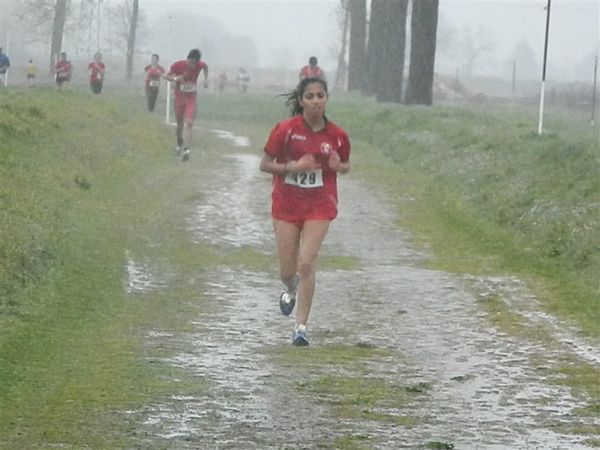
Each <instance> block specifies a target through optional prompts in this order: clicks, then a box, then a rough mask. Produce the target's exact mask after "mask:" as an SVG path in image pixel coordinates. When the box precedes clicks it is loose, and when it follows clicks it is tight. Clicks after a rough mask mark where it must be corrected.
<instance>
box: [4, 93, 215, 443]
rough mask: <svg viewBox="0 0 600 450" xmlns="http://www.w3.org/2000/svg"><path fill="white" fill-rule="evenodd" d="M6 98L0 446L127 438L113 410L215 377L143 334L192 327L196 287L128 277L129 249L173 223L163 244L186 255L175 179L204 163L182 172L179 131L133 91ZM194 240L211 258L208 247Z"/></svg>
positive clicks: (135, 250) (158, 236) (172, 260)
mask: <svg viewBox="0 0 600 450" xmlns="http://www.w3.org/2000/svg"><path fill="white" fill-rule="evenodd" d="M0 104H1V107H0V128H2V131H3V140H2V143H0V146H1V149H0V179H1V184H2V186H3V189H2V194H1V197H0V202H1V207H0V223H1V224H2V226H1V227H0V233H1V237H0V255H2V256H1V257H0V329H2V334H1V336H0V361H1V364H0V423H2V424H3V426H2V427H0V448H34V447H39V446H51V445H66V446H71V447H74V448H83V447H92V448H122V447H127V446H128V445H130V444H131V443H128V441H127V439H131V436H127V433H126V431H127V428H128V423H127V418H125V417H122V416H117V415H115V414H114V412H115V411H122V410H126V409H135V408H136V407H140V406H142V405H145V404H147V403H148V399H149V398H158V397H160V395H163V394H166V393H169V394H172V393H173V391H174V390H175V391H176V390H177V389H181V390H184V389H185V390H186V391H187V392H189V391H190V389H196V390H198V389H200V390H202V389H206V383H205V382H204V381H202V380H191V379H189V376H186V375H185V374H184V373H176V374H175V373H174V372H179V371H176V370H175V369H166V368H157V367H154V366H153V365H150V364H148V363H147V362H146V361H145V360H144V358H143V356H144V355H143V351H142V350H141V349H140V336H139V335H138V334H137V333H138V332H139V331H138V330H141V329H144V327H145V326H148V325H149V324H157V323H161V324H163V326H171V327H172V328H171V329H177V327H178V326H179V327H181V326H182V325H180V324H178V321H179V320H181V319H182V316H183V317H185V315H186V313H187V312H189V311H190V310H193V308H197V305H193V304H190V302H188V301H187V299H189V298H190V296H191V295H192V294H193V295H195V297H194V298H196V299H197V300H200V301H201V298H200V299H198V294H197V292H192V291H190V292H186V289H188V290H189V287H188V286H183V287H181V288H179V290H180V291H181V292H180V293H178V295H173V296H170V295H163V296H160V295H156V296H152V297H151V296H128V297H126V296H125V293H124V290H123V279H124V274H123V266H124V262H125V250H126V249H127V250H130V251H131V252H132V254H133V255H134V256H135V255H138V254H144V253H146V251H147V249H148V242H149V241H154V242H158V241H160V240H164V235H165V230H167V229H168V230H169V232H170V236H171V237H172V239H170V240H167V241H168V243H167V244H165V245H164V246H163V248H162V251H163V256H164V255H170V257H169V261H168V263H169V264H170V265H172V266H173V267H176V268H177V267H178V265H180V266H182V267H184V266H185V264H184V263H186V262H188V261H189V260H186V261H183V262H181V261H179V260H178V259H177V257H176V256H173V254H176V255H177V253H176V251H177V249H179V248H181V247H183V244H182V243H181V241H182V240H185V242H186V244H187V236H185V230H184V229H183V226H182V227H181V229H173V227H172V226H170V227H166V224H172V222H173V217H174V216H178V215H180V214H181V213H182V211H180V210H178V208H181V206H179V202H176V201H173V200H174V199H177V198H179V197H180V196H181V195H182V194H183V192H182V189H181V185H182V184H179V183H173V179H176V178H179V179H182V178H183V179H186V177H187V178H188V179H187V180H186V181H188V182H189V181H190V180H189V178H191V177H193V174H192V173H185V172H184V173H183V174H182V173H181V170H179V171H176V168H175V167H174V165H173V164H171V161H170V159H169V156H170V155H168V153H167V152H168V151H167V150H166V149H167V148H169V144H170V142H171V135H170V133H168V132H167V130H166V129H165V128H163V127H161V126H157V125H159V122H158V121H157V119H156V118H155V117H151V116H148V115H145V114H140V111H139V110H136V108H135V107H132V106H130V105H129V104H128V103H127V99H125V100H124V101H121V102H115V101H114V98H97V97H96V98H94V97H92V96H90V95H85V94H79V93H76V92H67V93H63V94H60V93H57V92H55V91H54V90H42V89H38V90H36V92H35V95H32V94H31V93H29V92H28V93H25V92H19V91H12V92H5V93H3V96H2V97H1V98H0ZM169 166H171V167H169ZM177 168H179V169H180V168H181V167H179V166H178V167H177ZM181 223H183V220H181ZM184 236H185V239H184ZM188 247H189V245H188ZM155 251H157V250H155ZM171 252H172V253H171ZM191 253H192V252H191V251H188V252H187V253H184V254H183V256H184V257H185V256H188V257H189V258H192V257H195V262H196V263H197V264H203V263H206V264H207V265H208V262H207V261H204V262H203V260H202V258H203V257H204V255H205V254H209V255H210V252H208V251H207V252H206V253H205V252H197V253H196V254H195V255H191ZM213 253H216V251H213ZM211 263H212V262H211ZM182 267H179V269H180V271H179V272H180V273H181V276H182V277H185V276H188V277H189V276H190V275H191V274H190V273H189V271H190V270H191V269H188V272H187V273H186V271H185V270H183V269H182ZM171 315H172V316H171ZM165 316H166V318H165ZM173 378H178V379H180V380H182V381H181V382H180V383H179V384H178V385H177V386H174V385H173V383H172V382H170V380H172V379H173ZM107 430H110V432H107Z"/></svg>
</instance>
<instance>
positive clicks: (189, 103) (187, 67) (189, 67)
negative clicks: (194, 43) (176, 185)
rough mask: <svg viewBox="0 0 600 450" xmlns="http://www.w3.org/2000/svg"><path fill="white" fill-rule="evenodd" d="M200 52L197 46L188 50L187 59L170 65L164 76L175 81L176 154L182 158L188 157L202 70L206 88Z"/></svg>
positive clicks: (206, 75)
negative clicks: (197, 84)
mask: <svg viewBox="0 0 600 450" xmlns="http://www.w3.org/2000/svg"><path fill="white" fill-rule="evenodd" d="M200 58H202V53H200V50H198V49H197V48H195V49H192V50H190V52H189V53H188V56H187V59H184V60H181V61H177V62H175V63H173V64H172V65H171V68H170V69H169V73H168V74H166V75H164V77H165V78H166V79H167V80H169V81H174V82H175V117H176V119H177V129H176V136H177V147H176V151H177V155H179V154H181V152H183V153H182V157H181V158H182V160H183V161H187V160H188V159H189V158H190V145H191V143H192V127H193V125H194V117H195V116H196V83H197V82H198V76H199V75H200V72H202V71H204V87H205V88H208V66H207V65H206V63H204V62H203V61H200Z"/></svg>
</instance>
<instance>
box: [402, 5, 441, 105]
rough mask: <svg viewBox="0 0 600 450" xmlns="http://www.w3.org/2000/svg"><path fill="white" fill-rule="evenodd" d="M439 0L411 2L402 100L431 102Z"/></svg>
mask: <svg viewBox="0 0 600 450" xmlns="http://www.w3.org/2000/svg"><path fill="white" fill-rule="evenodd" d="M438 6H439V0H417V1H414V0H413V2H412V20H411V46H410V67H409V73H408V88H407V90H406V99H405V103H406V104H409V105H412V104H418V105H431V104H432V103H433V74H434V66H435V43H436V38H437V22H438Z"/></svg>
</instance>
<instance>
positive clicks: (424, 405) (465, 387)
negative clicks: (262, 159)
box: [123, 130, 600, 449]
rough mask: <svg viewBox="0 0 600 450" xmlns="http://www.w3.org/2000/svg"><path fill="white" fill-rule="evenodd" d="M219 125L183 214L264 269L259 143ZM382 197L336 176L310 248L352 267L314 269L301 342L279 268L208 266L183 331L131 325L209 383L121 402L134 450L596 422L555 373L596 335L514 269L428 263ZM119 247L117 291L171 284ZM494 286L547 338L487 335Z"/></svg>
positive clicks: (553, 442) (458, 444)
mask: <svg viewBox="0 0 600 450" xmlns="http://www.w3.org/2000/svg"><path fill="white" fill-rule="evenodd" d="M213 132H214V133H217V134H219V136H221V137H224V138H226V139H225V140H223V145H224V146H227V147H230V149H231V152H230V153H228V154H224V155H223V156H222V157H221V158H220V159H219V161H218V162H217V167H216V169H215V168H214V167H213V168H211V169H210V170H211V174H210V176H202V175H208V174H203V171H207V170H208V169H206V168H204V166H203V165H202V163H201V162H199V161H198V159H201V156H200V155H193V157H192V160H191V161H190V162H189V164H191V165H192V167H193V170H197V171H198V172H199V176H198V177H197V184H195V185H194V186H190V189H192V190H195V191H198V192H201V193H202V196H201V199H200V200H198V201H197V202H196V204H194V205H193V206H192V207H191V208H190V209H189V214H188V217H187V222H186V224H185V226H186V228H187V230H188V234H189V240H190V245H194V243H208V244H210V245H213V246H217V247H222V248H223V249H231V248H242V247H249V248H251V249H252V250H253V251H258V252H260V253H262V254H264V255H266V256H268V257H272V258H273V267H274V268H275V265H276V260H275V257H274V243H273V236H272V230H271V223H270V217H269V206H268V205H269V203H268V202H269V195H270V179H269V176H267V175H265V174H261V173H259V171H258V168H257V167H258V161H259V159H258V156H257V155H256V154H252V153H251V152H252V151H253V150H254V148H255V147H256V148H258V146H252V147H250V146H247V145H248V142H247V141H246V140H244V139H241V140H240V139H236V137H235V136H232V135H228V134H227V133H226V132H223V131H219V130H213ZM236 145H237V146H236ZM194 158H196V159H194ZM231 180H235V182H233V183H232V182H231ZM386 195H387V194H385V193H383V192H374V191H373V189H372V188H370V187H367V185H366V184H365V183H364V182H363V181H361V180H360V178H359V176H358V175H355V174H352V173H351V174H349V175H348V176H345V177H343V178H342V179H341V180H340V216H339V217H338V219H337V220H336V221H335V222H334V223H333V225H332V227H331V229H330V232H329V234H328V236H327V238H326V242H325V244H324V247H323V250H322V253H321V254H322V259H323V260H324V261H327V260H329V261H337V260H342V261H346V262H349V263H351V264H349V265H350V266H351V267H346V268H343V269H342V268H339V267H336V265H335V264H324V265H323V266H322V267H321V268H320V269H319V271H318V274H317V290H316V294H315V301H314V306H313V311H312V313H311V322H310V323H309V332H310V337H311V345H310V346H309V347H307V348H295V347H293V346H291V343H290V342H291V332H292V327H293V323H294V322H293V319H292V318H289V317H283V316H282V315H281V314H280V312H279V309H278V306H277V298H278V294H279V292H280V288H281V285H280V283H279V281H278V280H277V279H276V277H275V276H274V273H276V272H275V270H273V271H272V272H269V273H266V272H254V271H248V270H240V269H237V268H233V267H224V268H220V269H214V270H213V271H211V272H210V273H204V274H203V282H202V283H199V284H198V286H199V287H198V289H201V290H202V292H201V293H202V295H203V296H204V298H206V299H208V300H207V301H205V302H204V303H203V304H202V305H199V306H198V309H197V314H196V315H195V316H191V317H189V324H188V325H189V326H188V327H187V328H186V331H185V332H183V331H180V330H168V329H160V330H156V329H147V330H143V334H144V340H145V345H146V348H147V353H148V354H147V355H146V357H147V358H148V359H150V360H151V362H152V363H153V364H158V365H161V366H165V367H174V368H177V369H179V370H183V371H185V372H186V373H188V374H189V375H190V376H191V377H192V378H194V379H197V380H198V383H202V385H203V386H205V388H204V389H198V390H195V391H194V392H193V393H190V394H189V395H181V394H180V393H179V392H180V390H179V389H175V387H176V386H177V383H178V380H176V379H174V380H172V382H173V386H174V389H173V395H170V396H165V397H164V398H162V399H161V400H160V401H157V402H156V403H155V404H148V405H146V406H145V407H144V408H141V409H139V410H137V411H123V414H126V415H127V416H128V417H129V418H130V419H131V420H132V421H133V423H134V426H133V429H132V431H131V432H132V434H134V435H135V436H136V439H135V440H136V441H137V442H138V443H139V448H157V449H158V448H169V449H195V448H219V449H221V448H223V449H224V448H231V449H241V448H244V449H246V448H257V449H267V448H381V449H397V448H411V449H412V448H456V449H578V448H589V447H587V446H585V445H584V443H583V442H584V440H585V436H580V435H577V434H574V433H573V431H572V430H573V427H575V426H576V425H581V426H587V427H597V426H600V420H598V419H595V420H594V419H585V418H583V419H582V418H580V417H577V416H576V415H575V414H574V411H576V410H577V409H578V408H581V407H585V406H586V405H587V403H586V399H585V398H582V397H577V396H575V395H574V394H573V393H572V392H571V391H570V390H569V389H568V388H566V387H564V386H561V384H560V383H558V382H557V379H556V378H557V375H556V373H555V372H553V371H552V370H550V367H551V366H552V364H554V363H556V362H557V361H561V360H571V359H573V358H581V359H582V360H585V361H586V362H588V363H590V364H593V365H600V351H598V346H594V345H593V344H594V343H590V342H585V341H583V340H582V339H580V338H578V337H577V335H576V332H575V331H573V330H570V329H569V328H568V327H567V326H565V325H563V324H562V323H561V322H560V321H558V320H556V319H554V318H552V317H550V316H547V315H545V314H543V313H541V312H540V310H539V308H537V307H536V299H535V297H533V296H532V295H531V294H530V293H529V292H528V291H527V289H526V287H525V286H524V285H523V284H522V283H521V282H520V281H519V280H517V279H512V278H502V277H497V278H481V277H471V276H458V275H454V274H449V273H443V272H438V271H433V270H428V269H425V268H424V267H423V258H424V256H423V254H422V253H421V252H420V251H416V250H415V249H413V248H412V247H411V244H410V239H409V236H408V234H407V233H406V232H404V231H403V230H401V229H399V228H398V226H397V223H396V217H395V212H394V210H393V209H392V208H388V207H387V205H388V203H389V198H388V197H386ZM127 258H128V259H127V260H128V267H127V280H126V289H127V291H128V294H129V295H136V296H140V295H142V296H143V295H147V294H148V293H151V292H153V291H155V290H161V289H162V290H165V289H168V287H169V284H170V283H174V282H175V279H176V277H175V276H174V275H173V274H170V273H169V270H168V269H166V268H164V267H160V264H159V263H158V262H153V261H151V260H147V259H146V258H145V257H144V255H131V254H128V256H127ZM492 298H493V299H498V298H500V299H501V300H502V301H503V302H504V303H505V304H506V305H508V307H510V308H511V310H513V311H514V312H516V313H517V314H518V315H519V316H520V317H521V318H522V319H523V320H524V321H525V323H526V324H527V325H526V326H530V327H532V328H536V329H539V328H543V329H544V330H547V335H549V336H551V337H552V339H551V340H547V341H545V342H543V341H542V340H535V339H526V338H525V337H515V336H512V335H508V334H506V333H503V332H502V331H500V330H498V329H495V328H494V327H493V326H492V325H491V324H490V321H489V318H488V317H487V316H488V314H489V312H486V311H488V310H487V309H486V308H485V307H484V305H485V302H487V301H489V300H490V299H492ZM190 301H193V299H190ZM157 349H160V351H157ZM582 421H583V422H582ZM588 437H589V436H588Z"/></svg>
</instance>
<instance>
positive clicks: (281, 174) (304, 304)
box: [260, 77, 350, 346]
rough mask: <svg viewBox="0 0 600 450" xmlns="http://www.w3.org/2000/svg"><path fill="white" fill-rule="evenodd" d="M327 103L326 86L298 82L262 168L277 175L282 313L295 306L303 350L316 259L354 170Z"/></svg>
mask: <svg viewBox="0 0 600 450" xmlns="http://www.w3.org/2000/svg"><path fill="white" fill-rule="evenodd" d="M327 99H328V94H327V82H326V81H325V80H323V79H321V78H316V77H314V78H310V77H309V78H305V79H303V80H302V81H300V84H299V85H298V87H297V88H296V89H295V90H294V91H292V92H291V93H289V94H288V96H287V102H286V104H287V106H288V107H289V108H290V112H291V113H292V117H291V118H289V119H286V120H283V121H281V122H279V123H278V124H277V125H276V126H275V128H273V130H272V131H271V134H270V135H269V139H268V140H267V143H266V145H265V149H264V154H263V157H262V160H261V162H260V170H261V171H263V172H268V173H271V174H273V189H272V208H271V215H272V217H273V229H274V231H275V238H276V241H277V254H278V258H279V271H280V276H281V280H282V282H283V284H284V288H283V291H282V292H281V295H280V297H279V307H280V309H281V312H282V313H283V314H284V315H286V316H288V315H290V314H291V313H292V310H293V309H294V305H295V304H296V301H297V303H298V307H297V309H296V326H295V327H294V332H293V335H292V343H293V344H294V345H299V346H303V345H308V332H307V329H306V324H307V322H308V316H309V313H310V309H311V306H312V300H313V295H314V291H315V272H316V261H317V256H318V253H319V250H320V248H321V244H322V242H323V239H324V238H325V235H326V234H327V230H328V228H329V223H330V222H331V221H332V220H333V219H335V218H336V216H337V211H338V209H337V204H338V195H337V174H338V173H346V172H348V171H349V170H350V141H349V139H348V135H347V134H346V132H345V131H344V130H343V129H342V128H340V127H338V126H337V125H335V124H334V123H332V122H330V121H329V120H327V117H325V105H326V104H327Z"/></svg>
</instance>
